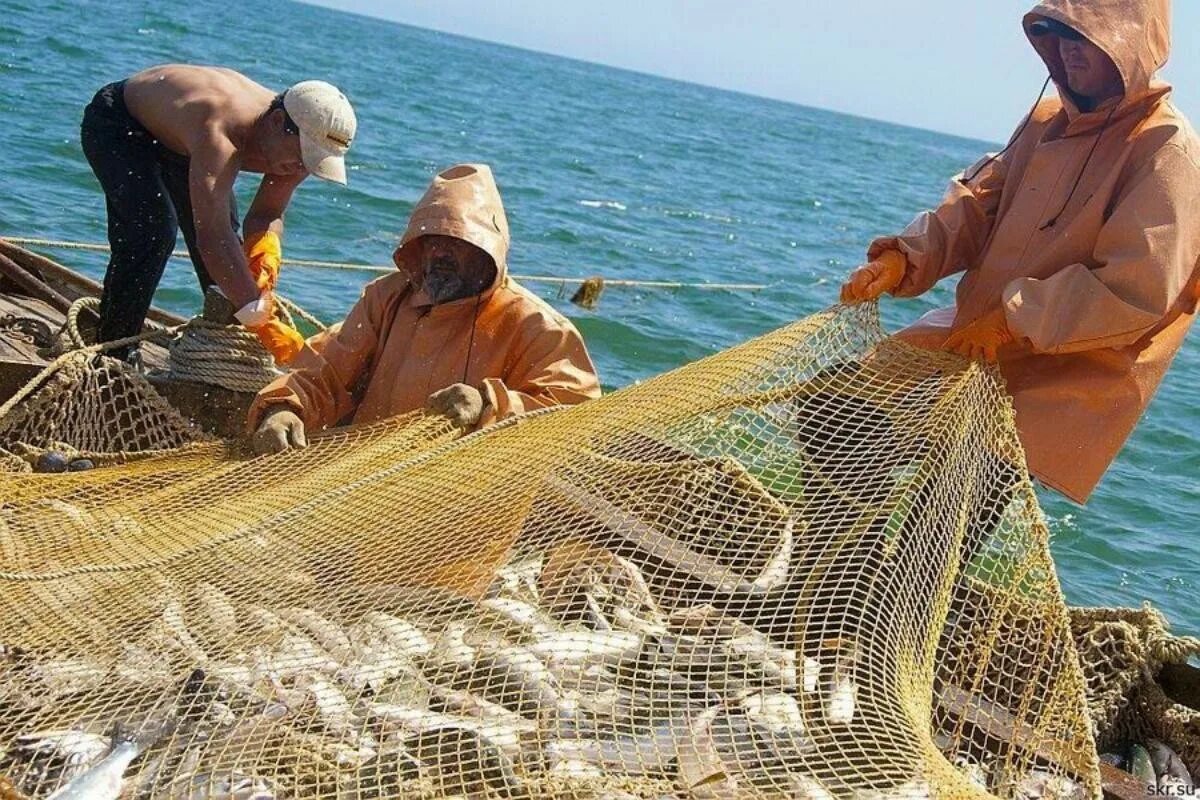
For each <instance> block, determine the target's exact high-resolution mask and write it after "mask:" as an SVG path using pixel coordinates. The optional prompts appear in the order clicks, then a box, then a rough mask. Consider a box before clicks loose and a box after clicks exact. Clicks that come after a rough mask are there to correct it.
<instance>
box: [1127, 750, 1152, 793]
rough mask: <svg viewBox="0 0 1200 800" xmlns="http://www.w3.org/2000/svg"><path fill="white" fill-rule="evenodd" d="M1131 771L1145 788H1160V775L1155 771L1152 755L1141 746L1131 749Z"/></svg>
mask: <svg viewBox="0 0 1200 800" xmlns="http://www.w3.org/2000/svg"><path fill="white" fill-rule="evenodd" d="M1129 769H1130V771H1131V772H1132V773H1133V777H1135V778H1137V779H1138V783H1140V784H1142V785H1143V786H1147V787H1150V788H1153V787H1155V786H1158V773H1157V772H1155V771H1154V762H1153V761H1152V760H1151V758H1150V753H1149V752H1148V751H1147V750H1146V748H1144V747H1142V746H1141V745H1140V744H1133V745H1130V747H1129Z"/></svg>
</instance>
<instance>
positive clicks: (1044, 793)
mask: <svg viewBox="0 0 1200 800" xmlns="http://www.w3.org/2000/svg"><path fill="white" fill-rule="evenodd" d="M1143 752H1145V751H1144V750H1143ZM1150 785H1153V784H1150ZM1016 797H1017V798H1018V799H1020V798H1024V799H1025V800H1087V797H1088V794H1087V792H1086V791H1085V790H1084V788H1083V786H1081V785H1080V784H1078V783H1076V782H1075V781H1073V780H1071V779H1070V778H1066V777H1064V776H1062V775H1055V774H1053V773H1050V772H1047V771H1046V770H1042V769H1032V770H1030V771H1029V774H1028V775H1026V776H1025V777H1023V778H1022V779H1021V780H1020V781H1018V782H1017V790H1016Z"/></svg>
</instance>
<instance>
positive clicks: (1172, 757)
mask: <svg viewBox="0 0 1200 800" xmlns="http://www.w3.org/2000/svg"><path fill="white" fill-rule="evenodd" d="M1146 750H1147V751H1148V752H1149V753H1150V763H1151V764H1153V765H1154V774H1155V775H1156V776H1157V777H1158V785H1159V786H1160V787H1161V786H1168V785H1170V786H1181V787H1191V786H1193V783H1192V773H1191V772H1189V771H1188V768H1187V765H1185V764H1184V763H1183V759H1181V758H1180V757H1179V755H1178V754H1177V753H1176V752H1175V751H1174V750H1172V749H1171V748H1170V747H1168V746H1167V745H1165V744H1163V743H1162V742H1160V741H1159V740H1158V739H1150V740H1149V741H1147V742H1146Z"/></svg>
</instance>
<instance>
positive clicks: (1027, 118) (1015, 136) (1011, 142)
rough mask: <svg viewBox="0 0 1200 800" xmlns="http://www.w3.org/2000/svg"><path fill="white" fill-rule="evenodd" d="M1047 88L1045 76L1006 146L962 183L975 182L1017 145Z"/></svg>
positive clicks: (985, 160)
mask: <svg viewBox="0 0 1200 800" xmlns="http://www.w3.org/2000/svg"><path fill="white" fill-rule="evenodd" d="M1048 88H1050V76H1049V75H1047V76H1046V82H1045V83H1043V84H1042V90H1041V91H1040V92H1038V96H1037V99H1036V100H1034V101H1033V105H1032V106H1030V107H1029V113H1028V114H1026V115H1025V119H1024V120H1022V122H1021V126H1020V127H1019V128H1017V132H1016V133H1014V134H1013V135H1012V137H1011V138H1009V140H1008V144H1006V145H1004V149H1003V150H1001V151H1000V152H999V153H996V155H994V156H990V157H988V158H986V159H984V162H983V163H982V164H980V165H979V166H978V167H977V168H976V170H975V171H974V172H972V173H971V174H970V176H968V177H966V178H963V183H970V182H971V181H973V180H975V179H976V178H977V177H979V173H981V172H983V171H984V170H985V169H987V168H988V166H989V165H990V164H992V163H993V162H994V161H996V160H997V159H999V158H1000V157H1001V156H1003V155H1004V154H1005V153H1007V152H1008V151H1009V150H1011V149H1012V146H1013V145H1014V144H1016V143H1017V139H1020V138H1021V134H1022V133H1023V132H1024V130H1025V128H1026V127H1027V126H1028V125H1029V121H1030V120H1032V119H1033V112H1034V111H1036V110H1037V107H1038V104H1039V103H1041V102H1042V98H1043V97H1045V96H1046V90H1047V89H1048Z"/></svg>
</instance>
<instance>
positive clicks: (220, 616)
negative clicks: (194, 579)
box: [196, 583, 237, 636]
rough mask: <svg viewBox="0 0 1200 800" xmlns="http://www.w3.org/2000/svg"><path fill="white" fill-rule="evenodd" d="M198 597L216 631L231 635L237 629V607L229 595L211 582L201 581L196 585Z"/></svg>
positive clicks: (209, 622)
mask: <svg viewBox="0 0 1200 800" xmlns="http://www.w3.org/2000/svg"><path fill="white" fill-rule="evenodd" d="M196 599H197V600H198V601H199V604H200V608H201V609H202V610H203V611H204V614H205V616H206V617H208V624H209V625H210V626H211V627H212V629H213V630H214V631H215V632H219V633H223V634H224V635H226V636H229V635H231V634H233V632H234V631H236V630H237V609H236V608H235V607H234V605H233V601H232V600H230V599H229V595H227V594H225V593H224V592H223V591H221V590H220V589H218V588H217V587H216V586H213V585H212V584H211V583H200V584H197V586H196Z"/></svg>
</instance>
